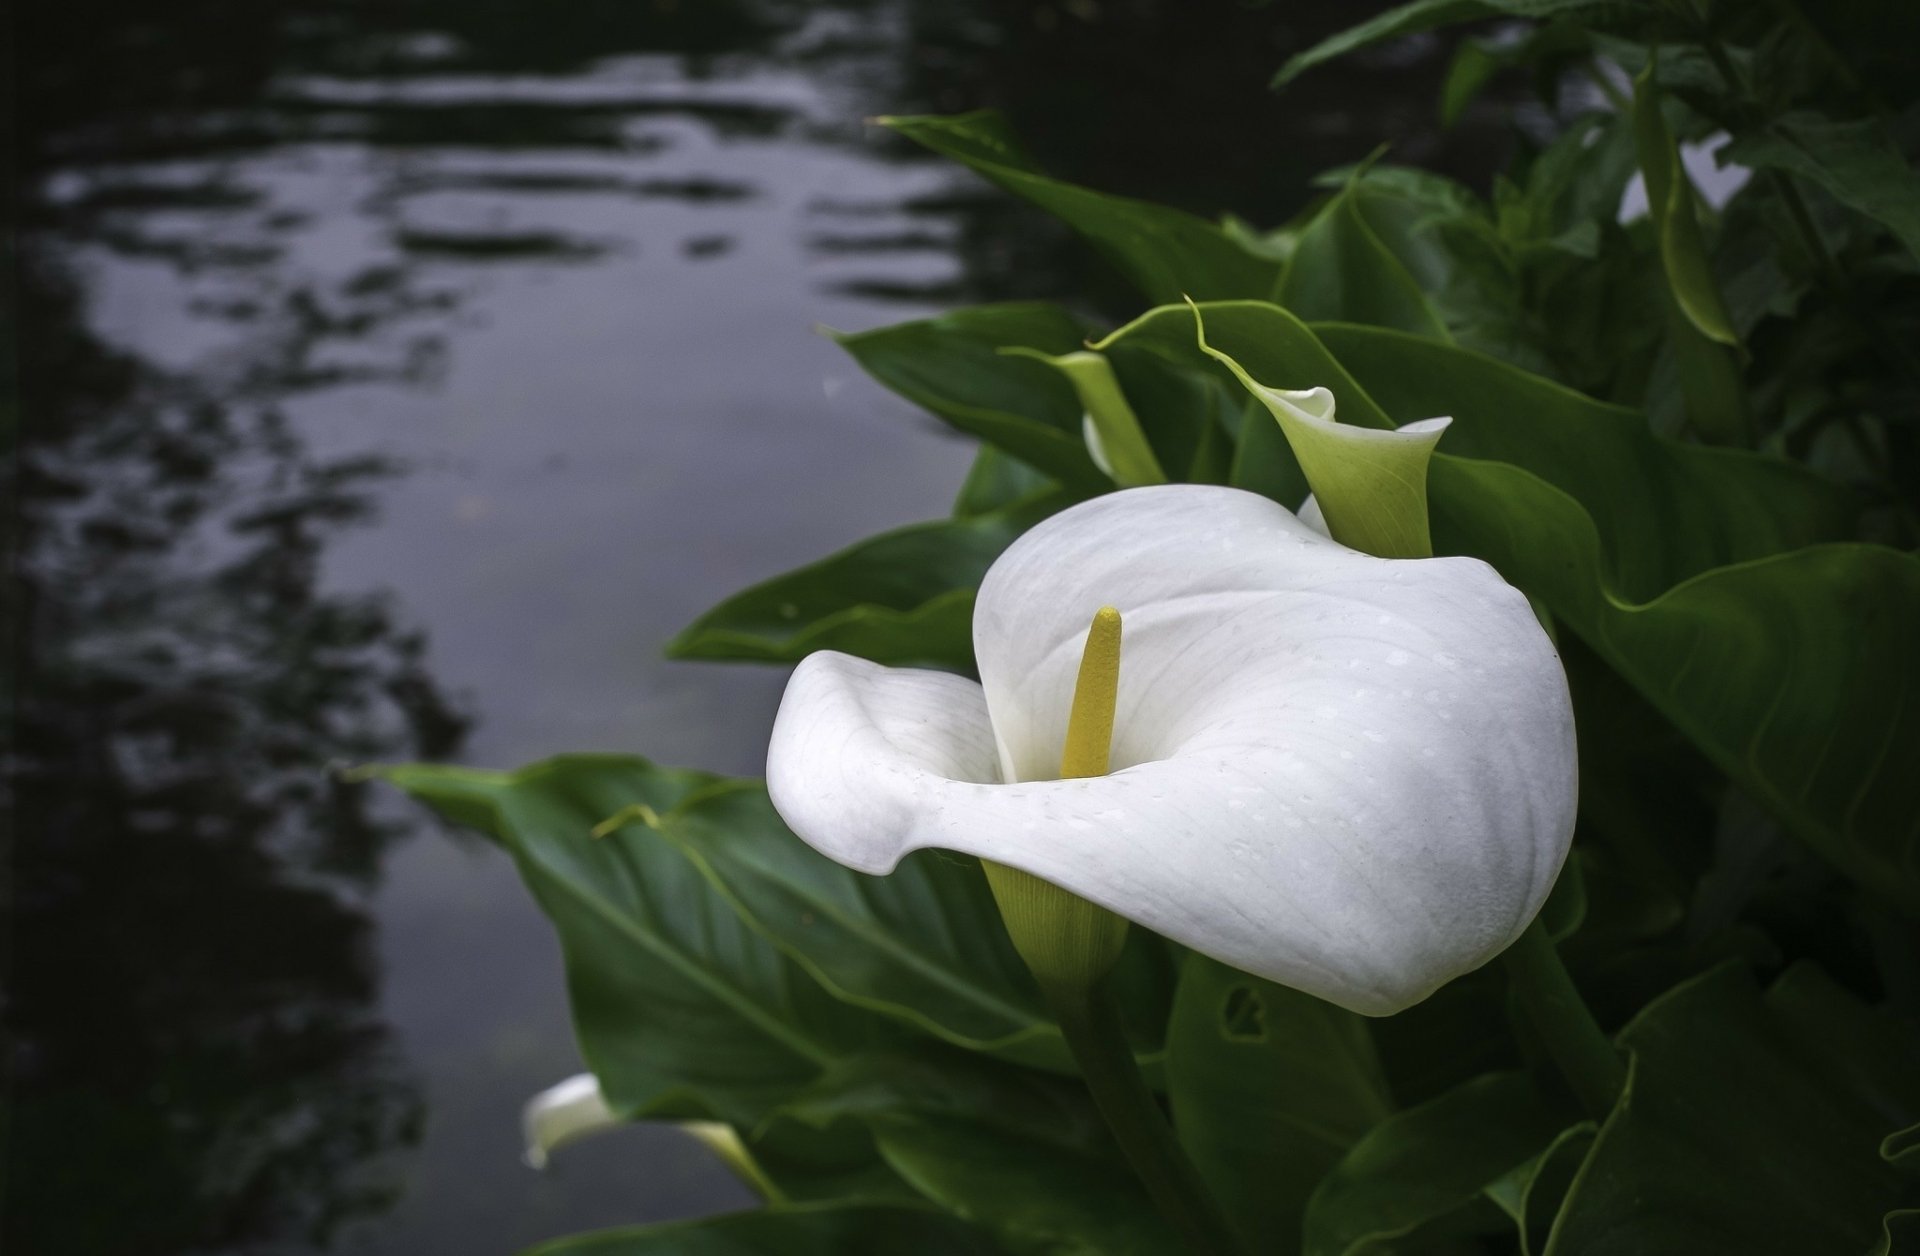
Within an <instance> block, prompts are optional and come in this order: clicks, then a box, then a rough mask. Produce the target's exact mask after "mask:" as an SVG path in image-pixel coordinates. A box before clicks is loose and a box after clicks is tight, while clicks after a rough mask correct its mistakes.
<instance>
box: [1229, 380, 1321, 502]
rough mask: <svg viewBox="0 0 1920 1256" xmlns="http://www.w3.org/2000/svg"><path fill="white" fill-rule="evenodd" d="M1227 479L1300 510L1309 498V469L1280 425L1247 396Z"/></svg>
mask: <svg viewBox="0 0 1920 1256" xmlns="http://www.w3.org/2000/svg"><path fill="white" fill-rule="evenodd" d="M1227 483H1228V484H1231V485H1232V486H1233V487H1235V488H1244V489H1246V490H1247V491H1248V492H1251V493H1259V494H1261V495H1263V496H1265V497H1271V498H1272V499H1273V500H1274V501H1277V502H1279V503H1280V504H1281V505H1282V506H1285V507H1286V508H1287V509H1288V510H1298V509H1299V508H1300V504H1301V503H1302V502H1304V501H1305V500H1306V498H1307V494H1308V492H1309V491H1311V490H1309V489H1308V487H1307V473H1306V472H1304V471H1302V470H1301V469H1300V460H1299V459H1297V458H1295V457H1294V456H1293V446H1291V445H1289V444H1288V443H1287V438H1286V435H1285V434H1284V433H1283V432H1281V430H1280V425H1279V424H1278V423H1275V422H1274V421H1273V415H1271V414H1269V413H1268V412H1267V408H1266V406H1264V405H1262V404H1261V403H1260V402H1259V401H1258V400H1256V399H1254V398H1252V397H1249V398H1247V402H1246V406H1245V408H1244V409H1243V410H1242V412H1241V417H1240V439H1239V440H1237V441H1235V442H1234V446H1233V465H1232V467H1231V468H1230V469H1229V470H1228V472H1227Z"/></svg>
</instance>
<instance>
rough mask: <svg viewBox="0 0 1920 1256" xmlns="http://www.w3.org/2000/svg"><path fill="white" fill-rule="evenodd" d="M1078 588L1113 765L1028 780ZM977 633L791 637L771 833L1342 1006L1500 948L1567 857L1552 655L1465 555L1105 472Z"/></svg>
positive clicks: (1072, 670) (1060, 717) (1464, 966)
mask: <svg viewBox="0 0 1920 1256" xmlns="http://www.w3.org/2000/svg"><path fill="white" fill-rule="evenodd" d="M1106 605H1112V606H1114V607H1117V608H1118V609H1119V610H1120V612H1121V615H1122V617H1123V621H1124V625H1125V628H1124V640H1123V645H1122V650H1121V663H1120V681H1119V692H1118V702H1117V708H1116V715H1115V720H1114V734H1113V743H1112V755H1111V769H1110V772H1109V774H1108V775H1106V776H1100V777H1091V778H1086V779H1078V780H1056V779H1053V778H1054V777H1055V776H1057V774H1058V767H1059V760H1060V751H1061V745H1062V741H1063V739H1064V737H1065V732H1066V722H1067V714H1068V710H1069V707H1070V705H1071V702H1072V696H1073V687H1074V682H1075V676H1076V671H1077V668H1078V664H1079V661H1080V653H1081V646H1082V643H1083V642H1084V640H1085V638H1086V634H1087V626H1088V624H1089V622H1090V621H1091V619H1092V617H1093V615H1094V613H1095V612H1096V611H1097V610H1099V609H1100V608H1101V607H1102V606H1106ZM973 636H974V652H975V655H976V658H977V661H978V664H979V669H980V676H981V681H980V682H979V683H975V682H974V681H972V680H969V679H966V678H964V677H960V676H955V675H950V674H947V673H943V672H933V671H921V670H912V669H898V668H888V667H881V666H878V665H875V664H872V663H869V662H866V661H864V660H861V659H857V658H853V657H850V656H848V655H844V654H836V653H831V652H825V653H820V654H815V655H812V656H811V657H809V658H807V659H806V660H804V661H803V662H802V663H801V664H800V666H799V668H798V669H796V671H795V672H794V675H793V679H792V681H791V682H790V683H789V685H788V687H787V692H786V697H785V700H784V701H783V702H782V704H781V708H780V714H779V717H778V719H777V720H776V722H775V725H774V730H773V738H772V745H771V747H770V749H769V752H768V761H767V784H768V788H769V790H770V791H771V793H772V797H773V801H774V804H775V806H777V807H778V808H779V810H780V813H781V815H782V816H783V817H785V819H786V821H787V823H788V824H790V825H791V826H792V827H793V829H794V831H795V832H796V833H798V834H799V835H800V836H801V837H802V838H804V839H805V840H806V841H808V842H809V843H811V844H812V845H813V846H815V847H816V848H818V849H819V850H821V851H822V852H824V853H825V854H827V855H829V856H831V857H832V858H834V859H836V860H838V861H839V862H841V863H844V864H846V865H848V866H849V867H853V868H856V869H859V870H861V871H864V872H871V873H884V872H887V871H889V870H890V869H892V867H893V866H894V864H895V863H896V862H898V860H899V859H900V857H901V856H902V855H904V854H905V853H907V852H908V851H911V850H914V849H917V848H921V847H939V848H943V849H948V850H955V851H962V852H965V853H967V854H972V855H977V856H979V857H980V858H982V859H987V860H992V861H995V862H997V863H1000V864H1004V865H1007V866H1010V867H1013V868H1018V869H1021V870H1022V871H1025V872H1029V873H1032V874H1033V875H1035V876H1038V877H1041V878H1044V879H1045V880H1047V881H1051V882H1053V883H1055V884H1057V885H1059V886H1062V887H1064V888H1066V889H1068V890H1071V891H1072V892H1074V893H1075V894H1078V895H1080V896H1081V897H1083V898H1086V899H1088V900H1090V901H1092V902H1094V903H1097V904H1099V905H1101V906H1103V907H1106V908H1109V909H1111V910H1112V911H1114V912H1116V913H1118V914H1119V915H1122V916H1125V917H1126V918H1128V919H1130V920H1132V921H1135V922H1137V923H1139V924H1142V925H1145V926H1147V927H1148V928H1151V929H1154V930H1156V931H1158V932H1159V933H1161V934H1163V935H1165V936H1166V937H1168V938H1171V939H1173V940H1174V941H1176V942H1180V943H1183V944H1185V945H1186V946H1189V947H1192V948H1193V949H1195V950H1198V951H1201V952H1203V953H1205V954H1207V955H1210V956H1213V957H1214V958H1216V959H1219V960H1221V961H1223V962H1225V963H1227V964H1231V965H1233V966H1235V967H1238V968H1241V969H1244V970H1246V971H1248V972H1252V973H1256V974H1259V975H1260V976H1263V977H1268V978H1271V979H1273V980H1275V981H1279V982H1282V983H1284V984H1286V985H1289V986H1293V987H1295V988H1297V989H1300V990H1304V991H1307V992H1308V993H1311V994H1314V995H1318V996H1319V997H1321V998H1324V999H1327V1000H1329V1001H1330V1002H1333V1003H1337V1004H1339V1005H1341V1006H1343V1007H1347V1008H1350V1009H1352V1010H1354V1011H1357V1012H1364V1013H1367V1014H1370V1015H1385V1014H1388V1013H1391V1012H1394V1011H1398V1010H1399V1009H1401V1008H1404V1007H1407V1006H1409V1005H1411V1004H1413V1003H1416V1002H1418V1001H1420V1000H1421V999H1423V998H1425V997H1426V996H1427V995H1428V994H1430V993H1432V992H1433V990H1434V989H1436V988H1437V987H1438V986H1439V985H1441V984H1442V983H1443V982H1446V981H1448V980H1449V979H1451V978H1453V977H1455V976H1458V975H1460V974H1461V973H1464V972H1467V971H1469V970H1471V969H1473V968H1475V967H1478V966H1479V965H1480V964H1482V963H1485V962H1486V961H1487V960H1488V959H1490V958H1492V957H1493V956H1494V955H1496V954H1498V953H1499V952H1500V951H1501V950H1502V949H1504V948H1505V947H1506V946H1507V945H1508V944H1509V943H1510V942H1512V941H1513V940H1514V939H1515V938H1516V937H1517V936H1519V934H1520V932H1521V930H1522V929H1524V928H1525V927H1526V925H1527V923H1528V922H1529V921H1530V920H1531V919H1532V917H1533V915H1534V914H1535V912H1537V911H1538V910H1539V908H1540V906H1541V904H1542V902H1543V901H1544V900H1545V898H1546V895H1547V891H1548V889H1549V888H1550V887H1551V886H1552V884H1553V881H1554V878H1555V876H1556V875H1557V874H1558V872H1559V870H1560V865H1561V863H1562V861H1563V860H1564V859H1565V857H1566V852H1567V845H1568V842H1569V840H1570V839H1571V836H1572V831H1573V819H1574V803H1575V793H1576V783H1575V754H1574V731H1573V713H1572V707H1571V704H1570V702H1569V699H1568V695H1567V687H1566V679H1565V676H1564V674H1563V672H1562V670H1561V667H1560V662H1559V659H1558V657H1557V656H1556V654H1555V653H1554V649H1553V646H1552V643H1551V642H1550V641H1549V640H1548V638H1547V636H1546V634H1545V632H1543V631H1542V629H1541V627H1540V625H1539V623H1538V622H1537V621H1536V620H1535V618H1534V615H1533V612H1532V610H1531V609H1530V608H1529V607H1528V604H1527V600H1526V598H1525V597H1523V596H1522V595H1521V594H1520V593H1519V592H1518V591H1517V590H1515V589H1513V588H1512V587H1510V586H1509V585H1507V584H1506V583H1505V582H1504V581H1502V580H1501V579H1500V577H1499V576H1498V575H1497V574H1496V573H1495V572H1494V571H1493V569H1492V568H1491V567H1489V566H1487V565H1486V564H1485V563H1482V562H1480V561H1478V560H1476V559H1468V558H1438V559H1420V560H1387V559H1378V558H1372V557H1368V556H1366V555H1363V554H1359V553H1356V552H1354V551H1353V550H1350V549H1347V548H1346V547H1344V546H1342V545H1339V544H1337V543H1335V542H1333V541H1331V540H1329V539H1328V538H1327V537H1325V536H1323V535H1321V534H1320V533H1318V532H1316V531H1314V530H1313V529H1312V528H1310V527H1308V526H1307V525H1305V524H1303V523H1301V522H1300V521H1299V520H1298V519H1296V518H1295V517H1294V515H1293V514H1291V513H1290V512H1288V511H1287V510H1285V509H1284V508H1282V507H1280V506H1278V505H1276V504H1274V503H1273V502H1271V501H1268V500H1267V499H1265V498H1262V497H1258V496H1255V495H1253V494H1250V493H1245V492H1241V491H1239V490H1235V489H1227V488H1216V487H1207V486H1199V485H1166V486H1159V487H1150V488H1139V489H1132V490H1128V491H1124V492H1118V493H1111V494H1108V495H1106V496H1103V497H1099V498H1096V499H1094V500H1092V501H1089V502H1085V503H1083V504H1081V505H1078V506H1075V507H1073V508H1072V509H1070V510H1067V511H1065V512H1063V513H1061V514H1059V515H1056V516H1054V517H1053V518H1051V519H1049V520H1047V521H1045V522H1043V523H1041V524H1040V525H1039V526H1037V527H1035V528H1034V529H1032V530H1031V531H1030V532H1028V533H1027V534H1026V535H1025V536H1023V537H1022V538H1020V540H1019V541H1017V542H1016V543H1015V544H1014V545H1013V546H1012V547H1011V548H1010V549H1008V550H1007V552H1006V553H1005V554H1004V555H1002V556H1001V558H1000V559H999V560H998V561H997V562H996V563H995V564H994V566H993V568H992V569H991V570H990V571H989V572H988V573H987V576H986V579H985V580H984V582H983V583H982V584H981V587H980V595H979V600H978V602H977V604H976V608H975V611H974V621H973Z"/></svg>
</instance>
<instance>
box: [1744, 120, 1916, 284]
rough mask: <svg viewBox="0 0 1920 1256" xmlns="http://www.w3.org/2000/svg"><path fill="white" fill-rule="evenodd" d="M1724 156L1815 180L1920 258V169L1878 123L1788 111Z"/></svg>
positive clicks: (1745, 137)
mask: <svg viewBox="0 0 1920 1256" xmlns="http://www.w3.org/2000/svg"><path fill="white" fill-rule="evenodd" d="M1721 160H1723V161H1726V162H1732V163H1736V164H1739V165H1743V166H1754V167H1758V168H1760V169H1775V170H1784V171H1787V172H1788V173H1789V174H1795V175H1799V176H1801V177H1802V178H1806V179H1811V180H1813V181H1814V182H1815V183H1818V184H1819V185H1820V186H1821V187H1823V188H1825V189H1826V190H1827V191H1828V192H1830V193H1832V194H1833V196H1834V198H1835V199H1836V200H1838V201H1839V202H1840V203H1841V204H1843V205H1847V206H1849V207H1851V208H1853V209H1855V210H1858V211H1859V212H1860V213H1863V214H1866V215H1867V216H1868V217H1870V218H1873V219H1876V220H1878V221H1879V222H1881V223H1883V224H1884V225H1885V226H1886V227H1887V229H1888V230H1890V231H1892V232H1893V234H1894V236H1895V237H1896V238H1898V239H1899V241H1900V243H1901V244H1903V245H1905V246H1906V248H1907V251H1908V252H1909V253H1912V254H1913V255H1914V256H1915V257H1920V171H1916V170H1915V169H1914V166H1913V163H1912V162H1910V161H1908V160H1907V159H1906V157H1905V156H1903V155H1902V153H1901V151H1900V148H1899V146H1898V145H1896V144H1895V143H1894V142H1893V140H1892V138H1891V137H1890V136H1888V135H1887V133H1886V129H1885V128H1884V127H1883V126H1882V125H1881V124H1880V123H1879V122H1878V121H1875V120H1872V119H1863V120H1860V121H1856V122H1831V121H1828V120H1827V119H1825V118H1822V117H1819V116H1818V115H1815V114H1789V115H1788V116H1786V117H1784V118H1781V119H1779V120H1778V121H1777V122H1775V123H1774V124H1773V125H1772V126H1770V127H1768V128H1767V129H1766V130H1765V131H1762V132H1759V133H1756V134H1749V135H1742V136H1740V137H1738V138H1737V139H1735V141H1734V142H1733V143H1732V144H1731V145H1729V146H1728V147H1727V149H1726V151H1725V152H1724V153H1722V154H1721Z"/></svg>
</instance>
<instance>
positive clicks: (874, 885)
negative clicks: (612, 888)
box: [657, 780, 1171, 1071]
mask: <svg viewBox="0 0 1920 1256" xmlns="http://www.w3.org/2000/svg"><path fill="white" fill-rule="evenodd" d="M657 827H658V832H659V833H660V834H661V835H662V836H663V837H665V838H666V839H667V840H668V841H671V842H672V843H674V844H675V845H676V846H677V847H678V848H679V849H680V850H681V851H682V852H683V853H684V854H685V855H686V857H687V858H688V859H689V860H690V861H692V862H693V863H694V864H695V866H697V867H698V868H699V869H700V870H701V872H702V873H704V874H705V875H706V877H707V879H708V881H709V882H710V883H711V884H712V885H713V887H714V888H715V889H716V890H717V891H719V892H720V894H721V895H722V896H723V897H725V898H726V900H727V901H728V902H729V903H731V904H732V905H733V907H734V909H735V911H737V912H738V913H739V914H740V916H741V917H742V918H743V919H745V920H746V921H748V922H749V923H751V924H752V925H753V926H754V927H755V928H756V929H758V930H759V931H760V932H761V933H763V934H765V935H766V936H767V937H768V938H770V939H771V940H772V941H773V942H774V943H775V944H776V945H778V946H779V947H780V948H781V949H782V950H783V951H784V952H786V953H787V954H788V955H790V956H792V957H793V959H794V960H795V961H796V962H797V963H799V964H800V965H801V967H803V968H804V969H805V970H806V971H807V972H808V973H809V974H810V975H811V976H812V977H813V978H814V979H815V980H816V981H818V982H819V983H820V984H821V986H822V987H824V988H825V989H826V990H828V991H829V992H831V993H832V994H834V995H835V996H836V997H838V998H840V999H844V1000H845V1001H847V1002H849V1003H852V1004H855V1005H856V1006H859V1007H862V1008H865V1009H867V1010H869V1011H872V1012H876V1013H878V1014H880V1015H884V1016H887V1017H890V1018H892V1019H895V1020H897V1021H900V1022H901V1023H903V1024H905V1025H908V1026H911V1027H912V1028H914V1029H916V1030H919V1031H921V1032H923V1033H928V1034H932V1035H934V1036H936V1037H938V1038H941V1039H944V1040H945V1041H947V1042H949V1043H952V1044H954V1045H955V1046H959V1047H964V1048H966V1049H968V1050H973V1051H990V1052H994V1053H997V1054H1000V1055H1003V1056H1004V1057H1006V1058H1008V1059H1014V1060H1019V1061H1021V1062H1023V1063H1028V1064H1034V1065H1038V1066H1041V1067H1045V1068H1050V1069H1055V1070H1062V1071H1064V1070H1068V1069H1070V1068H1071V1067H1072V1065H1071V1063H1070V1062H1069V1058H1068V1056H1067V1052H1066V1047H1065V1043H1064V1041H1063V1040H1062V1039H1061V1036H1060V1031H1059V1029H1058V1027H1057V1026H1056V1025H1055V1024H1054V1022H1053V1018H1052V1016H1051V1014H1050V1013H1048V1012H1047V1011H1046V1010H1045V1008H1044V1006H1043V1004H1042V1002H1041V1000H1040V997H1039V992H1038V991H1037V990H1036V989H1035V987H1034V984H1033V980H1032V978H1031V977H1030V976H1029V975H1028V973H1027V968H1026V965H1024V964H1023V963H1022V962H1021V960H1020V957H1019V956H1018V955H1017V954H1015V952H1014V950H1013V947H1012V945H1011V944H1010V943H1009V941H1008V939H1007V933H1006V930H1005V928H1004V927H1003V926H1002V925H1001V922H1000V911H999V908H998V907H997V906H996V905H995V903H994V900H993V896H992V894H991V892H990V891H989V889H988V887H987V883H986V878H985V877H984V876H983V875H982V873H981V869H980V867H979V865H978V863H977V862H976V861H974V860H971V859H963V858H961V857H959V856H955V855H952V854H950V853H948V852H946V851H932V850H928V851H916V852H914V853H913V854H910V855H908V856H907V857H906V858H905V859H903V860H902V861H901V862H900V865H899V866H898V867H896V868H895V869H894V870H893V871H892V872H890V873H888V874H887V875H886V876H884V877H875V876H868V875H866V874H864V873H858V872H854V871H851V870H850V869H847V868H843V867H841V866H840V865H839V864H837V863H834V862H833V861H832V860H830V859H827V858H826V857H825V856H823V855H821V854H819V853H818V852H817V851H815V850H813V849H812V848H811V847H809V846H808V845H807V844H806V843H804V842H802V841H801V840H800V839H799V838H798V837H796V836H794V834H793V833H792V831H791V830H789V829H788V828H787V826H786V824H785V823H784V822H783V821H782V820H781V819H780V817H779V815H778V814H777V813H776V812H775V811H774V810H773V806H772V804H771V802H769V801H768V798H767V792H766V788H765V786H764V785H762V784H761V783H760V782H759V781H757V780H752V781H749V780H729V781H720V782H717V783H715V784H713V785H710V786H708V787H707V788H705V789H702V790H699V791H697V792H695V793H693V794H692V795H690V796H688V797H687V798H686V799H685V800H684V801H682V802H681V803H680V804H679V805H678V806H676V807H675V808H674V809H673V810H672V811H669V812H665V813H662V814H661V815H660V816H659V817H658V825H657ZM1153 941H1154V940H1153V939H1151V938H1141V939H1138V940H1137V941H1136V944H1135V945H1134V946H1133V947H1131V948H1129V951H1128V953H1127V956H1126V958H1124V959H1123V960H1122V963H1121V967H1120V968H1119V969H1118V970H1116V972H1115V974H1114V976H1113V977H1112V978H1111V979H1110V985H1111V986H1112V987H1113V990H1114V993H1115V994H1116V996H1117V998H1118V1000H1119V1002H1120V1003H1121V1005H1122V1007H1123V1008H1124V1009H1125V1012H1126V1014H1127V1015H1128V1019H1129V1023H1130V1024H1131V1025H1132V1026H1133V1027H1134V1029H1135V1031H1136V1036H1137V1038H1138V1039H1139V1040H1140V1041H1142V1043H1143V1045H1145V1046H1146V1047H1148V1048H1149V1049H1151V1050H1152V1051H1155V1052H1157V1051H1158V1048H1159V1027H1160V1026H1161V1024H1163V1023H1164V1020H1165V1016H1166V1007H1167V1002H1168V1000H1169V998H1170V997H1171V995H1170V989H1169V987H1170V985H1171V982H1170V980H1169V978H1168V975H1167V973H1166V972H1165V964H1164V960H1163V959H1162V957H1161V956H1160V955H1159V953H1158V949H1157V948H1156V947H1155V946H1154V945H1153Z"/></svg>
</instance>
